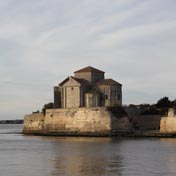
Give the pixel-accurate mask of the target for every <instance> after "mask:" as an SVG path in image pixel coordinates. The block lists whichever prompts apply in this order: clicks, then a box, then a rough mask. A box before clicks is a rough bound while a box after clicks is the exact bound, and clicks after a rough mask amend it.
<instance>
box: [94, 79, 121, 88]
mask: <svg viewBox="0 0 176 176" xmlns="http://www.w3.org/2000/svg"><path fill="white" fill-rule="evenodd" d="M96 85H97V86H100V85H108V86H113V85H120V86H122V84H120V83H119V82H117V81H115V80H113V79H102V80H101V81H98V82H97V83H96Z"/></svg>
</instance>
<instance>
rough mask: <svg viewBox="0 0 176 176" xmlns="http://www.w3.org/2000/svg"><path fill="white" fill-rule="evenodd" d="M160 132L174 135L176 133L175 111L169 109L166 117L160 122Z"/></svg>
mask: <svg viewBox="0 0 176 176" xmlns="http://www.w3.org/2000/svg"><path fill="white" fill-rule="evenodd" d="M160 132H162V133H175V132H176V116H175V110H174V109H173V108H170V109H169V111H168V116H167V117H162V118H161V121H160Z"/></svg>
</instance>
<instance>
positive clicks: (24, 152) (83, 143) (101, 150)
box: [0, 125, 176, 176]
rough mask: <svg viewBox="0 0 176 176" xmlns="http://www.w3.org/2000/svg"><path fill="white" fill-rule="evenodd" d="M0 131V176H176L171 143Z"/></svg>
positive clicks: (12, 128)
mask: <svg viewBox="0 0 176 176" xmlns="http://www.w3.org/2000/svg"><path fill="white" fill-rule="evenodd" d="M21 129H22V125H0V176H162V175H163V176H175V175H176V139H164V138H161V139H160V138H145V139H144V138H131V139H130V138H93V137H92V138H91V137H40V136H23V135H22V134H18V133H17V132H20V131H21Z"/></svg>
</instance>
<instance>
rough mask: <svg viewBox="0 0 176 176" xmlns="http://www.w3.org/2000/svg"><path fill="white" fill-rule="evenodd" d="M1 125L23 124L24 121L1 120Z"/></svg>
mask: <svg viewBox="0 0 176 176" xmlns="http://www.w3.org/2000/svg"><path fill="white" fill-rule="evenodd" d="M0 124H23V120H22V119H16V120H0Z"/></svg>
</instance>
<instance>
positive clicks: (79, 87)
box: [54, 66, 122, 108]
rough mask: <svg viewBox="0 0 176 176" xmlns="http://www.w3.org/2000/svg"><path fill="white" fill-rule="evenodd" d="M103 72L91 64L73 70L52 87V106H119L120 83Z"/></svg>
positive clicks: (120, 103) (120, 101) (120, 96)
mask: <svg viewBox="0 0 176 176" xmlns="http://www.w3.org/2000/svg"><path fill="white" fill-rule="evenodd" d="M104 74H105V72H104V71H101V70H98V69H96V68H93V67H91V66H88V67H85V68H83V69H80V70H77V71H75V72H74V76H70V77H68V78H66V79H65V80H63V81H62V82H61V83H60V84H59V85H58V86H55V87H54V108H79V107H101V106H103V107H115V106H121V105H122V84H120V83H118V82H117V81H115V80H113V79H105V76H104Z"/></svg>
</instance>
